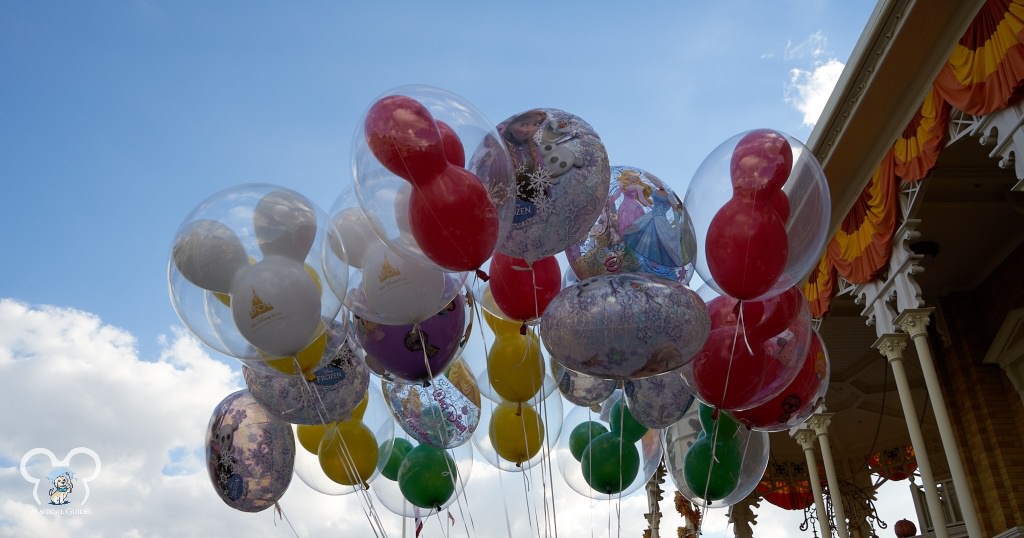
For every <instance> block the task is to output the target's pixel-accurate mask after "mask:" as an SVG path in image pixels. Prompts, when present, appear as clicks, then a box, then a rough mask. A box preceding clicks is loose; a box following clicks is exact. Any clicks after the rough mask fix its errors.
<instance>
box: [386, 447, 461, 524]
mask: <svg viewBox="0 0 1024 538" xmlns="http://www.w3.org/2000/svg"><path fill="white" fill-rule="evenodd" d="M458 472H459V471H458V469H457V468H456V467H455V460H454V459H453V458H452V457H451V456H449V455H448V453H447V452H445V451H444V450H442V449H440V448H436V447H432V446H430V445H419V446H417V447H416V448H413V449H412V450H410V451H409V453H408V454H406V456H405V459H404V460H403V461H402V465H401V466H399V468H398V489H400V490H401V491H402V495H403V496H404V497H405V500H407V501H409V502H410V503H412V504H413V505H415V506H418V507H420V508H426V509H434V508H437V509H440V508H441V507H442V506H443V505H444V503H446V502H448V499H451V497H452V494H454V493H455V481H456V480H457V479H458Z"/></svg>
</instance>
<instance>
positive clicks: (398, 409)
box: [381, 361, 480, 448]
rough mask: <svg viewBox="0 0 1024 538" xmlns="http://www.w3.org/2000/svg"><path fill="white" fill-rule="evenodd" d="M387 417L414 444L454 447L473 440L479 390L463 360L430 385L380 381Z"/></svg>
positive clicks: (477, 414)
mask: <svg viewBox="0 0 1024 538" xmlns="http://www.w3.org/2000/svg"><path fill="white" fill-rule="evenodd" d="M381 386H382V388H383V390H384V399H385V400H387V403H388V408H389V409H390V410H391V415H392V416H393V417H395V420H396V421H397V422H398V424H399V425H400V426H402V429H403V430H405V433H407V434H409V436H410V437H412V438H413V439H415V440H416V441H418V442H420V443H422V444H427V445H431V446H434V447H437V448H454V447H457V446H460V445H462V444H465V443H466V441H469V440H470V439H471V438H472V437H473V432H475V431H476V427H477V425H478V424H479V423H480V389H478V388H477V385H476V380H475V379H473V373H472V372H470V370H469V368H468V367H467V366H466V363H465V362H464V361H457V362H455V363H454V364H452V366H451V367H450V368H449V369H448V371H446V372H445V373H444V374H443V375H439V376H437V377H435V378H434V379H432V380H431V381H430V385H428V386H423V385H419V384H414V385H407V384H399V383H392V382H390V381H383V382H382V385H381Z"/></svg>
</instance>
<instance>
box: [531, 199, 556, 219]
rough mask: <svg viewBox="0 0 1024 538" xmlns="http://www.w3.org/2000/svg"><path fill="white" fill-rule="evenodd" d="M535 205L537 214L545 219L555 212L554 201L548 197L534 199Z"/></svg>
mask: <svg viewBox="0 0 1024 538" xmlns="http://www.w3.org/2000/svg"><path fill="white" fill-rule="evenodd" d="M533 205H534V207H536V208H537V213H538V215H540V217H541V218H542V219H543V218H544V217H546V216H547V215H550V214H551V212H552V211H553V210H554V205H555V203H554V200H552V199H551V198H549V197H547V196H543V195H541V196H537V197H536V198H534V199H533Z"/></svg>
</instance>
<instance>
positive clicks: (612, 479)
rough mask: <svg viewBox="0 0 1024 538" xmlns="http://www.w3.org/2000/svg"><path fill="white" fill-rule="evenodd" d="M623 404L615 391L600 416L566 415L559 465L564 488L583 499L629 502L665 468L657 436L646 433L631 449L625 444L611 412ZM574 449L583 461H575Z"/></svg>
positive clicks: (580, 411)
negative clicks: (624, 499) (626, 498)
mask: <svg viewBox="0 0 1024 538" xmlns="http://www.w3.org/2000/svg"><path fill="white" fill-rule="evenodd" d="M621 399H622V393H621V391H616V392H615V393H614V394H613V395H612V397H610V398H609V399H608V400H606V401H605V402H604V403H603V404H601V411H600V412H594V411H592V410H591V409H589V408H586V407H577V408H575V409H573V410H572V411H570V412H569V413H568V414H567V415H566V417H565V422H564V423H563V425H562V435H561V437H560V438H559V439H558V445H557V448H556V449H555V460H556V461H557V462H558V469H559V471H560V472H561V475H562V478H563V479H564V480H565V482H566V484H568V485H569V487H570V488H572V490H573V491H575V492H576V493H579V494H580V495H583V496H585V497H588V498H591V499H595V500H605V499H613V498H621V497H626V496H628V495H630V494H632V493H634V492H636V491H637V490H639V489H641V488H642V487H643V485H644V484H646V483H647V481H648V480H650V478H651V476H653V475H654V472H655V471H656V470H657V468H658V465H659V464H660V463H661V455H662V443H661V433H660V431H659V430H656V429H650V430H647V431H646V432H645V433H643V434H642V436H641V437H639V439H638V440H637V441H635V442H632V443H630V442H627V441H625V440H623V436H622V430H621V429H620V428H621V423H620V426H616V425H615V422H616V421H615V420H614V419H613V418H612V409H613V408H614V407H615V405H616V403H618V402H620V400H621ZM619 405H620V406H621V405H622V404H621V403H619ZM620 420H621V419H620ZM581 425H583V426H582V427H581ZM588 426H589V427H588ZM605 432H607V433H605ZM574 433H575V435H574ZM580 446H583V449H582V451H580V448H579V447H580ZM574 448H575V451H576V452H579V453H580V458H579V459H577V458H576V457H575V456H574V453H573V452H574Z"/></svg>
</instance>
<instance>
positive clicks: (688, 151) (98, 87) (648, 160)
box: [0, 0, 874, 536]
mask: <svg viewBox="0 0 1024 538" xmlns="http://www.w3.org/2000/svg"><path fill="white" fill-rule="evenodd" d="M549 4H550V5H549ZM873 8H874V3H873V2H870V1H863V0H860V1H850V2H847V1H842V2H840V1H786V2H755V1H740V2H730V3H721V2H703V3H697V2H664V1H659V2H649V3H644V4H642V5H638V4H636V3H625V2H588V3H568V2H566V3H541V2H529V1H527V2H520V3H516V4H484V3H478V2H468V1H453V2H447V3H440V2H429V3H428V2H413V1H407V2H391V1H389V2H358V3H356V2H325V1H311V2H302V3H298V2H293V3H287V4H286V3H284V2H269V1H256V2H240V1H225V2H197V1H185V2H158V1H146V0H137V1H128V0H124V1H106V2H49V1H31V2H29V1H17V0H9V1H6V2H2V3H0V73H3V75H2V77H3V83H2V84H0V103H2V105H0V179H2V182H0V184H2V187H0V188H2V191H0V192H2V193H3V196H2V197H0V199H2V200H3V202H4V203H3V207H4V211H3V213H2V214H0V222H2V223H3V224H4V229H5V230H6V231H5V233H3V234H2V235H0V252H2V253H3V255H2V258H0V259H2V261H3V263H0V301H3V303H0V304H2V305H3V308H2V309H0V310H3V312H4V314H3V315H2V316H0V317H3V318H4V320H5V321H3V323H0V327H3V329H0V379H2V381H0V392H4V393H5V394H24V395H25V397H26V398H34V399H33V400H31V401H30V402H26V405H27V406H28V407H30V408H31V409H30V410H27V411H25V412H24V413H22V412H14V409H13V408H10V407H9V408H8V410H7V411H6V412H5V414H4V415H3V419H2V422H0V425H2V426H3V430H4V431H12V430H11V428H14V429H16V430H17V431H18V432H19V433H18V434H16V435H14V436H12V437H11V438H9V439H7V440H4V441H0V462H2V463H3V465H4V466H5V467H3V469H5V472H6V471H11V469H12V467H10V466H8V464H9V463H10V462H17V461H18V460H19V459H20V457H21V454H23V453H25V452H26V451H27V450H28V449H30V448H33V447H37V446H52V448H53V450H54V452H59V451H65V452H66V451H67V450H68V449H71V448H73V447H75V446H80V445H84V446H92V445H100V446H111V444H112V442H111V441H110V439H111V438H117V437H118V435H122V436H123V435H124V433H123V431H122V430H120V429H118V428H116V427H114V426H115V424H114V423H116V422H117V418H116V417H117V416H118V413H119V411H117V410H118V409H122V408H121V407H119V406H121V405H130V404H128V402H129V401H132V400H130V399H131V398H139V397H142V398H145V397H146V391H145V390H141V388H140V387H139V386H137V385H143V386H145V387H147V388H148V389H149V390H151V391H158V390H164V389H165V390H167V391H168V392H169V393H175V394H177V391H182V392H183V393H184V392H190V393H191V394H192V395H193V396H192V397H191V398H190V397H186V396H185V395H182V394H178V395H176V396H173V397H170V398H169V399H168V400H167V401H166V402H164V403H162V404H159V405H155V406H154V407H155V411H154V412H155V413H156V414H157V416H158V417H164V418H167V417H174V418H173V420H171V419H169V418H168V420H170V422H169V423H165V424H164V427H161V428H159V429H160V430H161V433H160V434H159V435H155V434H154V436H148V437H146V438H147V439H151V441H152V442H139V443H138V444H137V445H132V443H133V441H132V439H134V440H135V441H138V439H139V437H137V436H129V439H122V441H123V442H121V443H120V444H121V445H125V444H127V445H128V448H132V447H133V446H134V448H135V449H136V452H138V451H141V450H150V449H151V450H153V451H154V452H156V453H155V454H153V455H152V457H141V456H140V457H139V458H140V459H139V460H138V461H139V462H140V463H139V465H140V466H141V467H138V468H137V469H136V470H135V471H126V472H139V471H138V469H155V473H154V474H156V475H159V476H156V477H154V478H153V480H173V481H175V482H174V484H175V486H174V487H178V488H181V489H180V491H179V493H180V495H181V496H180V497H178V498H177V500H175V501H174V502H170V501H168V506H166V507H150V508H147V510H149V509H151V510H153V511H154V512H161V513H163V512H166V513H167V514H170V513H172V512H171V510H172V508H178V509H183V510H184V509H191V508H190V507H191V506H192V504H190V502H192V501H195V503H198V504H197V505H199V504H202V503H201V502H200V501H196V499H205V501H209V498H210V495H209V494H208V493H207V492H202V491H201V490H198V489H196V486H195V484H197V483H198V484H200V486H199V487H200V488H201V487H203V486H205V487H207V488H208V487H209V486H208V485H207V484H202V481H203V480H205V474H204V473H205V471H203V469H202V467H201V464H200V462H197V461H190V458H192V459H193V460H194V459H195V457H196V456H195V452H196V450H197V449H198V448H200V447H201V443H202V440H201V431H202V430H203V428H204V427H205V424H206V419H207V418H208V415H209V412H210V411H211V410H212V406H213V405H215V404H216V402H217V401H218V400H219V399H220V398H221V397H223V396H226V395H227V394H228V392H230V390H231V388H232V387H233V386H237V384H238V382H239V381H238V378H237V372H236V371H235V367H234V365H233V364H232V363H231V361H230V360H222V359H223V357H219V356H217V355H216V354H214V353H212V352H209V351H207V350H205V349H204V348H202V347H201V346H199V345H196V344H195V343H190V342H189V341H188V339H187V338H186V337H185V336H184V335H183V332H182V330H181V324H180V322H179V321H178V319H177V317H176V316H175V314H174V311H173V310H172V308H171V305H170V301H169V299H168V293H167V283H166V264H167V256H168V252H169V249H170V242H171V239H172V238H173V235H174V233H175V231H176V229H177V228H178V226H179V225H180V224H181V221H182V219H183V218H184V217H185V215H187V214H188V212H189V211H191V210H192V209H193V207H195V205H196V204H198V203H199V202H200V201H202V200H203V199H204V198H206V197H207V196H209V195H211V194H213V193H214V192H217V191H219V190H221V189H223V188H226V187H230V186H234V185H238V184H241V183H249V182H266V183H275V184H279V185H282V186H285V187H288V188H291V189H294V190H296V191H299V192H301V193H303V194H305V195H306V196H307V197H309V198H310V199H311V200H313V201H314V202H315V203H317V204H319V205H321V207H323V208H325V209H326V208H329V207H330V205H331V203H332V202H333V201H334V199H335V198H336V197H337V195H338V194H339V193H340V192H341V191H342V190H343V189H344V188H345V187H346V186H348V185H350V184H351V182H352V179H351V175H350V172H349V148H350V145H351V138H352V134H353V132H354V131H355V128H356V125H357V123H358V122H359V120H360V117H361V115H362V114H363V112H364V111H365V109H366V108H367V107H368V106H369V105H370V104H371V102H372V101H373V99H374V98H375V97H376V96H378V95H380V94H381V93H383V92H386V91H388V90H390V89H392V88H395V87H398V86H403V85H407V84H427V85H432V86H437V87H440V88H444V89H446V90H449V91H451V92H453V93H456V94H458V95H460V96H462V97H463V98H465V99H466V100H468V101H470V102H471V103H473V104H474V105H476V107H477V108H479V109H480V110H481V111H482V112H483V113H484V114H485V115H487V117H488V118H490V119H491V120H493V122H494V123H497V122H499V121H501V120H503V119H505V118H507V117H509V116H511V115H513V114H516V113H518V112H521V111H524V110H527V109H530V108H535V107H543V108H559V109H562V110H566V111H568V112H571V113H573V114H576V115H578V116H580V117H581V118H583V119H584V120H586V121H587V122H588V123H590V124H591V125H592V126H593V127H594V128H595V130H596V131H597V132H598V134H599V135H600V136H601V139H602V141H603V142H604V144H605V147H606V148H607V150H608V154H609V158H610V160H611V164H612V165H630V166H638V167H641V168H644V169H645V170H648V171H650V172H652V173H654V174H656V175H658V176H659V177H660V178H662V179H663V180H665V181H667V182H668V183H669V184H670V185H671V186H672V187H673V188H674V189H675V190H676V191H677V192H678V193H680V194H682V193H684V192H685V190H686V185H687V183H688V182H689V178H690V176H691V175H692V174H693V172H694V171H695V170H696V168H697V167H698V166H699V165H700V163H701V160H702V159H703V158H704V156H706V155H707V154H708V153H709V152H710V151H711V150H712V149H714V148H715V147H716V146H717V145H718V144H719V143H721V142H722V141H724V140H726V139H727V138H729V137H731V136H733V135H735V134H737V133H739V132H742V131H746V130H749V129H753V128H760V127H769V128H773V129H777V130H781V131H784V132H786V133H789V134H791V135H793V136H795V137H796V138H798V139H801V140H806V138H807V136H808V135H809V133H810V131H811V128H812V126H813V122H814V120H815V119H816V118H817V114H818V112H819V111H820V109H821V107H822V106H823V105H824V99H826V98H827V95H828V91H830V90H831V84H833V83H834V81H835V78H836V77H837V76H838V74H839V72H840V71H841V68H842V64H844V63H845V62H846V61H847V59H848V57H849V54H850V51H852V50H853V48H854V45H855V43H856V40H857V38H858V37H859V34H860V32H861V30H862V29H863V27H864V25H865V24H866V23H867V21H868V19H869V17H870V15H871V11H872V9H873ZM50 339H52V340H50ZM61 339H63V340H64V342H63V343H62V342H59V341H58V340H61ZM68 342H80V343H81V347H82V349H80V350H77V351H76V350H75V349H68V345H69V344H68ZM26 357H31V358H28V359H27V358H26ZM29 363H31V364H29ZM68 363H71V364H70V365H69V364H68ZM200 374H202V375H203V376H206V377H203V378H202V379H200V378H199V376H200ZM154 375H155V376H163V377H162V378H161V380H154V379H153V378H151V377H147V376H154ZM126 376H127V377H126ZM133 376H138V377H133ZM54 380H64V381H66V382H68V383H71V384H75V383H74V381H75V380H78V381H79V383H78V385H81V386H77V387H75V388H73V389H69V390H72V391H73V392H72V393H73V394H74V398H72V400H73V401H70V402H68V403H67V404H65V405H63V406H61V407H60V408H59V410H55V409H49V410H47V409H46V408H45V406H44V403H43V401H44V400H45V398H44V394H46V393H47V389H46V387H45V385H46V384H47V383H50V382H53V381H54ZM32 383H37V385H33V384H32ZM175 383H180V384H183V386H176V384H175ZM19 384H20V385H22V386H21V388H20V389H18V390H15V388H17V387H16V386H17V385H19ZM26 384H28V385H27V386H26ZM233 384H234V385H233ZM128 385H132V387H128ZM6 389H11V391H13V392H11V391H7V390H6ZM97 390H106V391H107V392H106V395H107V398H108V400H107V401H105V400H104V398H103V397H100V396H99V395H97V393H96V391H97ZM140 390H141V392H139V391H140ZM203 390H205V391H206V392H201V391H203ZM200 395H201V396H200ZM119 398H120V399H119ZM118 399H119V400H118ZM125 399H129V400H125ZM175 402H177V404H180V405H181V406H184V407H183V408H181V409H187V410H189V413H191V414H189V413H184V414H183V413H182V412H180V411H181V409H179V407H176V405H177V404H175ZM172 404H174V405H172ZM176 410H177V411H176ZM136 414H138V415H139V416H137V417H135V418H136V419H137V420H138V421H139V425H138V427H139V428H143V429H144V430H145V429H146V428H147V426H146V424H148V422H147V419H146V417H145V415H144V414H143V411H142V410H133V411H131V412H130V413H128V415H130V416H132V417H133V416H135V415H136ZM126 418H130V417H126ZM68 421H72V422H77V423H79V424H80V427H79V428H78V430H80V434H81V438H80V439H74V438H70V439H69V438H67V437H60V436H57V435H56V434H55V433H53V428H60V427H62V426H63V425H64V424H65V423H66V422H68ZM172 426H173V427H174V428H179V429H181V430H182V431H180V432H178V431H172V432H167V431H163V430H165V429H166V428H169V427H172ZM148 427H149V428H152V426H148ZM47 428H49V429H47ZM190 428H191V429H193V430H195V431H194V432H186V430H188V429H190ZM146 431H148V430H146ZM89 432H107V433H106V434H105V435H106V437H104V436H99V435H98V434H97V433H92V434H90V433H89ZM119 432H121V433H119ZM157 438H159V439H157ZM197 438H198V439H199V442H198V444H197V443H196V441H195V440H196V439H197ZM105 439H107V440H105ZM90 443H91V444H90ZM94 448H96V450H97V452H99V453H100V454H101V456H102V455H103V452H102V451H101V449H100V448H98V447H94ZM117 450H118V449H114V448H111V449H110V450H109V451H108V454H111V455H110V456H108V457H107V458H105V461H104V464H105V466H104V469H105V471H104V472H105V473H112V472H114V471H108V470H107V469H110V467H108V466H107V461H106V459H109V458H113V457H115V456H114V455H113V454H115V453H118V452H117ZM121 450H125V449H124V448H122V449H121ZM125 454H127V453H125ZM59 455H60V454H58V456H59ZM123 459H125V461H127V460H131V457H128V456H125V457H124V458H123ZM150 460H152V461H150ZM150 464H151V467H147V465H150ZM483 466H484V464H480V465H479V466H478V467H483ZM115 468H116V467H115ZM160 469H171V470H172V472H165V473H164V474H163V475H161V474H160V472H159V471H160ZM190 469H191V471H190ZM197 469H198V470H197ZM12 473H13V471H12V472H11V473H7V474H4V475H2V476H3V482H0V483H2V484H3V485H4V488H3V489H4V491H18V492H21V493H28V499H27V500H26V498H25V495H20V496H18V495H14V496H13V497H15V498H16V499H17V501H18V502H20V503H22V504H24V505H25V506H22V505H17V506H15V505H12V504H11V503H13V502H15V501H7V504H2V502H3V501H0V533H5V534H7V533H10V534H12V535H19V534H24V533H25V532H24V531H26V530H29V529H32V530H40V529H45V528H47V527H45V525H50V524H54V522H53V521H50V522H46V521H43V522H42V523H40V522H39V521H38V520H37V519H38V516H32V515H31V514H28V515H26V512H25V510H26V508H25V507H26V506H28V504H31V503H32V501H31V495H30V492H29V490H28V489H27V488H26V487H25V482H24V481H22V480H21V478H20V477H18V476H14V475H13V474H12ZM168 475H171V476H168ZM104 476H106V475H104ZM8 479H9V480H8ZM188 480H192V482H187V481H188ZM111 481H112V482H116V481H113V480H111ZM182 481H186V482H182ZM165 485H166V484H165ZM299 485H300V486H301V484H299ZM14 488H20V489H14ZM22 490H24V491H22ZM92 491H93V498H92V500H91V501H90V503H94V502H95V503H97V504H99V503H102V502H103V501H102V499H103V494H102V491H101V488H99V487H98V486H97V487H94V488H93V490H92ZM569 494H571V493H570V492H568V490H566V495H569ZM204 495H205V497H204ZM4 497H12V496H11V495H4ZM108 501H109V502H110V503H111V506H115V505H116V502H115V500H114V499H108ZM634 501H636V500H635V499H634ZM26 503H28V504H26ZM100 506H102V505H100ZM663 508H665V509H670V504H669V502H666V503H664V505H663ZM165 509H166V510H165ZM203 509H204V510H205V511H206V512H208V513H210V514H213V516H214V517H209V518H207V519H202V520H200V521H203V522H206V521H215V520H216V517H215V516H217V515H222V516H227V515H228V513H229V512H230V509H229V508H227V507H225V506H216V505H209V506H207V505H204V508H203ZM597 509H603V507H598V508H597ZM96 510H97V512H99V511H100V510H101V508H99V507H98V508H97V509H96ZM306 512H308V513H301V514H300V513H297V514H295V515H292V516H291V519H292V520H293V523H294V522H295V520H296V519H297V517H296V516H298V515H302V516H308V517H311V518H315V517H316V511H315V510H308V511H306ZM642 512H643V509H642V508H641V509H640V513H642ZM19 514H20V515H19ZM264 515H265V514H264ZM108 516H109V517H115V516H114V515H113V514H112V513H108V515H107V516H103V515H101V514H95V515H94V516H93V520H91V521H88V522H86V523H81V524H80V525H81V526H80V527H79V528H78V530H81V531H88V532H91V533H95V534H120V533H128V532H129V530H130V528H129V527H125V526H117V525H122V524H121V523H118V524H117V525H115V524H114V523H113V522H112V521H109V520H106V519H105V518H107V517H108ZM197 517H198V516H197ZM231 517H235V516H234V515H232V516H231ZM163 519H166V518H164V517H157V516H154V521H160V520H163ZM170 519H173V518H170ZM236 519H237V518H236ZM765 519H766V517H765V516H762V518H761V520H762V521H764V520H765ZM247 521H251V520H247ZM353 521H354V523H352V522H350V523H349V524H354V525H358V524H359V523H360V521H361V523H362V525H363V527H355V528H358V529H360V531H363V530H365V526H366V521H365V519H362V520H360V518H355V519H354V520H353ZM259 522H260V523H259V524H260V525H262V526H261V527H256V528H260V529H263V530H264V531H266V532H268V533H274V532H276V533H282V532H284V533H285V534H287V533H288V532H290V531H287V532H286V531H284V529H282V527H280V526H279V527H276V528H275V527H273V526H272V525H271V523H270V519H269V516H267V517H263V516H260V519H259ZM478 523H479V522H478ZM641 523H642V517H639V518H638V519H637V520H636V521H632V520H631V521H629V527H628V528H629V529H633V528H634V527H636V528H642V527H640V526H639V525H641ZM37 524H38V525H43V526H42V527H40V526H33V525H37ZM107 524H109V525H114V526H111V527H105V526H104V525H107ZM210 524H211V525H214V524H213V523H210ZM303 524H304V525H307V527H304V528H305V529H306V530H307V531H309V532H312V531H313V530H315V529H316V528H317V527H316V525H315V524H313V522H309V521H307V522H304V523H303ZM130 525H137V527H131V528H137V529H139V530H140V532H141V533H142V534H144V535H153V534H156V532H155V531H154V529H155V528H159V527H155V528H154V527H148V526H147V523H146V522H145V521H141V520H140V521H139V522H137V523H136V522H132V523H130ZM198 525H200V526H199V527H196V528H198V529H200V530H202V529H206V530H210V529H212V530H213V532H214V534H216V533H217V532H218V531H219V530H220V529H221V527H211V528H209V529H208V528H206V527H203V526H202V524H198ZM332 525H343V523H341V522H338V521H335V522H334V523H332ZM196 528H190V529H192V530H195V529H196ZM333 528H339V527H338V526H334V527H333ZM341 528H344V527H341ZM765 528H766V526H765V525H761V526H759V527H758V531H759V532H758V535H759V536H760V535H762V534H761V532H760V531H763V530H765ZM665 529H668V530H671V529H670V528H669V527H668V526H667V525H666V526H663V530H665ZM601 530H604V529H601ZM625 530H626V528H624V531H625ZM631 534H636V533H631Z"/></svg>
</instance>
